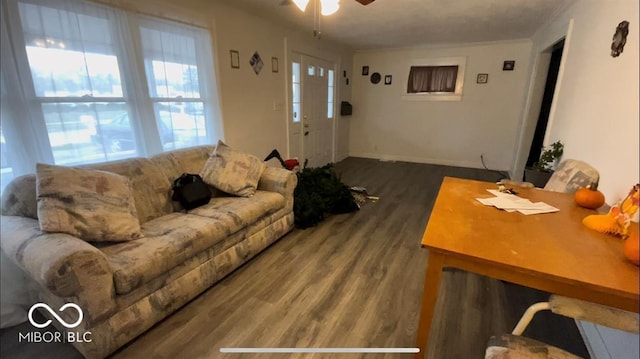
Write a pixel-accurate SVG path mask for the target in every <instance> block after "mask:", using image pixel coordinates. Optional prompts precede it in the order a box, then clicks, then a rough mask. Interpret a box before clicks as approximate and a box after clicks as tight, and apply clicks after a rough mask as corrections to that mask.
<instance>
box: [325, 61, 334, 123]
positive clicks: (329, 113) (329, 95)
mask: <svg viewBox="0 0 640 359" xmlns="http://www.w3.org/2000/svg"><path fill="white" fill-rule="evenodd" d="M328 73H329V75H328V76H327V79H328V81H327V84H328V85H327V89H328V91H327V118H333V92H334V86H333V85H334V84H333V70H329V71H328Z"/></svg>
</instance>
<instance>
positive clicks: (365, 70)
mask: <svg viewBox="0 0 640 359" xmlns="http://www.w3.org/2000/svg"><path fill="white" fill-rule="evenodd" d="M362 76H369V66H362Z"/></svg>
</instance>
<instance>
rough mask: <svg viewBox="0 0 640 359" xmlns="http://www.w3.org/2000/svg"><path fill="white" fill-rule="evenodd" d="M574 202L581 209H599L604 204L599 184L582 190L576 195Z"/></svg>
mask: <svg viewBox="0 0 640 359" xmlns="http://www.w3.org/2000/svg"><path fill="white" fill-rule="evenodd" d="M573 198H574V200H575V201H576V203H577V204H578V206H580V207H584V208H589V209H597V208H600V207H602V205H603V204H604V195H603V194H602V192H600V191H598V189H597V184H591V185H589V186H587V187H583V188H580V189H579V190H577V191H576V193H575V195H574V197H573Z"/></svg>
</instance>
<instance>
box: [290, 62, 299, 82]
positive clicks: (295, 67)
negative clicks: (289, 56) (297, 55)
mask: <svg viewBox="0 0 640 359" xmlns="http://www.w3.org/2000/svg"><path fill="white" fill-rule="evenodd" d="M291 70H292V71H291V74H292V77H293V78H292V82H293V83H300V64H299V63H297V62H294V63H293V64H292V69H291Z"/></svg>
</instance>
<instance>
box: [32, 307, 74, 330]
mask: <svg viewBox="0 0 640 359" xmlns="http://www.w3.org/2000/svg"><path fill="white" fill-rule="evenodd" d="M38 308H43V309H45V310H46V311H48V312H49V314H51V315H52V316H53V317H54V318H56V320H57V321H58V322H59V323H60V324H62V325H63V326H64V327H65V328H68V329H72V328H75V327H77V326H78V325H80V323H81V322H82V318H83V317H84V313H82V309H80V306H78V305H77V304H75V303H67V304H65V305H63V306H62V307H60V309H59V310H58V311H59V312H64V311H65V310H66V309H67V308H73V309H75V310H76V311H77V312H78V320H77V321H75V322H74V323H71V324H69V323H67V322H65V321H64V319H62V318H60V316H59V315H58V314H57V313H56V312H55V311H54V310H53V309H51V307H50V306H48V305H47V304H45V303H36V304H34V305H33V306H31V309H29V322H30V323H31V325H33V326H34V327H36V328H45V327H48V326H49V324H51V322H52V321H51V319H48V320H47V321H45V322H44V323H38V322H36V321H35V319H33V312H34V311H35V310H36V309H38Z"/></svg>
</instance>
